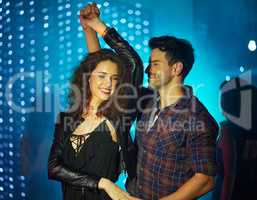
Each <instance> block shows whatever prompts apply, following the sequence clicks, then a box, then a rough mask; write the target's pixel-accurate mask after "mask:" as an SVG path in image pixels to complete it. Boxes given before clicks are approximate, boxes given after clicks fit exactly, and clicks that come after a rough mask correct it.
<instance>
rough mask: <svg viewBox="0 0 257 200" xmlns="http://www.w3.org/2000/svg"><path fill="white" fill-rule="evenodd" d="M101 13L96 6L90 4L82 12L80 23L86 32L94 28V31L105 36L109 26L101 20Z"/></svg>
mask: <svg viewBox="0 0 257 200" xmlns="http://www.w3.org/2000/svg"><path fill="white" fill-rule="evenodd" d="M99 15H100V11H99V9H98V8H97V6H96V4H95V3H94V4H88V5H87V6H86V7H85V8H83V9H82V10H80V23H81V25H82V27H83V29H84V30H85V31H87V30H88V28H92V29H93V30H94V31H96V32H97V33H99V34H100V35H102V36H104V34H105V30H106V28H107V26H106V25H105V24H104V23H103V22H102V21H101V20H100V18H99Z"/></svg>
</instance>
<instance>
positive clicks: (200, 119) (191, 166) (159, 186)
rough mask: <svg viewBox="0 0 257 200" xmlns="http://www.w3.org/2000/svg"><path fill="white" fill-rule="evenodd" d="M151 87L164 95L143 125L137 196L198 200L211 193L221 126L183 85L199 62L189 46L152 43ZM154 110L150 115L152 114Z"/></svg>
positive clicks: (177, 42)
mask: <svg viewBox="0 0 257 200" xmlns="http://www.w3.org/2000/svg"><path fill="white" fill-rule="evenodd" d="M149 47H150V48H151V50H152V51H151V57H150V65H149V67H148V75H149V85H150V87H151V88H153V89H154V90H157V91H158V93H159V96H160V101H159V106H158V107H157V108H156V107H155V106H154V107H152V105H151V103H149V105H148V107H149V108H152V109H145V110H147V111H146V112H143V115H142V117H141V120H140V121H139V122H138V131H137V142H138V160H137V181H136V188H135V189H136V194H137V196H139V197H140V198H143V199H161V200H173V199H174V200H175V199H183V200H190V199H195V198H197V197H199V196H201V195H203V194H204V193H206V192H208V191H209V190H211V189H212V188H213V186H214V180H213V176H215V166H216V157H215V138H216V136H217V134H218V126H217V123H216V122H215V120H214V119H213V118H212V116H211V115H210V114H209V113H208V111H207V109H206V108H205V107H204V106H203V105H202V104H201V103H200V101H199V100H198V99H197V98H196V97H195V96H193V95H192V91H191V88H189V87H186V86H184V84H183V82H184V79H185V77H186V76H187V75H188V73H189V71H190V70H191V68H192V66H193V63H194V53H193V52H194V51H193V48H192V46H191V44H190V43H189V42H187V41H186V40H183V39H178V38H175V37H170V36H162V37H158V38H152V39H151V40H150V42H149ZM149 110H150V112H149Z"/></svg>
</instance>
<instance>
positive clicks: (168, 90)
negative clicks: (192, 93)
mask: <svg viewBox="0 0 257 200" xmlns="http://www.w3.org/2000/svg"><path fill="white" fill-rule="evenodd" d="M159 94H160V108H161V109H163V108H165V107H167V106H170V105H172V104H174V103H176V102H177V101H178V99H180V98H181V97H183V96H184V94H185V92H184V85H183V83H182V82H176V83H175V82H171V83H169V84H167V85H165V86H163V87H162V88H160V90H159Z"/></svg>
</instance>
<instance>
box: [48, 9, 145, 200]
mask: <svg viewBox="0 0 257 200" xmlns="http://www.w3.org/2000/svg"><path fill="white" fill-rule="evenodd" d="M94 9H96V7H94ZM83 12H84V13H85V14H86V13H87V12H91V13H95V14H97V12H92V5H90V6H88V7H87V8H86V9H84V10H83ZM81 22H82V25H83V28H84V29H87V28H86V27H85V24H83V23H84V21H83V19H82V18H81ZM85 31H92V30H90V29H87V30H85ZM91 33H93V34H91V35H90V34H89V35H87V39H90V37H91V39H96V38H94V37H96V35H95V34H94V32H91ZM101 35H102V36H103V37H104V39H105V41H106V42H107V43H108V44H109V45H110V46H111V47H112V48H113V49H115V51H116V53H117V54H116V53H114V52H112V51H111V50H107V49H102V50H98V47H94V50H93V51H94V52H93V51H91V52H93V53H91V54H89V55H88V56H87V57H86V58H85V59H84V60H83V61H82V62H81V64H80V65H79V67H78V68H77V69H76V71H75V72H74V75H73V79H72V86H73V87H72V88H73V90H72V92H71V93H70V96H69V97H70V112H66V113H60V115H59V123H57V124H56V127H55V133H54V135H55V137H54V141H53V145H52V148H51V152H50V155H49V162H48V174H49V178H51V179H55V180H58V181H61V182H62V189H63V196H64V199H73V200H76V199H90V200H100V199H101V200H102V199H109V197H108V195H109V196H110V197H111V198H112V199H122V200H123V199H124V200H126V199H136V198H133V197H131V196H129V195H128V194H127V193H126V192H124V191H122V190H121V189H119V188H118V187H117V186H116V185H115V184H114V183H113V182H114V181H115V180H116V178H117V176H118V174H119V163H120V161H123V157H124V161H125V162H126V152H127V149H126V144H127V140H128V138H127V137H128V136H126V135H125V134H124V133H123V132H124V126H123V125H122V120H121V117H124V116H125V115H126V117H127V116H128V115H127V114H124V113H122V114H121V111H124V110H126V109H131V108H132V107H133V106H134V105H135V104H134V103H135V102H133V101H130V102H126V101H125V102H124V101H119V100H118V96H119V95H121V94H123V93H124V91H126V92H127V91H128V90H124V88H118V86H121V84H122V83H124V82H125V83H132V84H133V85H134V86H136V87H137V86H139V85H140V84H141V82H142V72H143V71H142V70H143V67H142V63H141V61H140V59H138V55H137V54H136V53H135V52H134V51H131V48H130V47H129V45H128V43H126V42H124V41H122V43H120V40H123V39H122V38H121V37H119V35H117V33H116V32H115V33H114V31H113V30H112V29H107V28H106V26H105V29H104V30H103V31H102V32H101ZM124 44H125V46H124ZM88 45H89V50H90V48H91V46H90V44H88ZM128 49H129V50H130V51H128ZM91 50H92V49H91ZM124 55H126V56H124ZM128 55H129V56H128ZM127 58H129V59H127ZM124 61H125V62H124ZM124 65H125V66H126V68H125V67H124ZM138 66H139V67H138ZM123 95H124V94H123ZM71 110H73V111H72V112H71ZM133 117H134V116H132V117H130V120H133ZM117 122H118V123H117ZM127 128H128V127H127ZM125 129H126V128H125ZM119 148H121V153H120V152H119ZM121 163H124V162H121ZM107 194H108V195H107Z"/></svg>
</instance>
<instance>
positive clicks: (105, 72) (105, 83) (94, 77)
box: [89, 60, 119, 102]
mask: <svg viewBox="0 0 257 200" xmlns="http://www.w3.org/2000/svg"><path fill="white" fill-rule="evenodd" d="M118 76H119V74H118V65H117V64H116V63H114V62H112V61H110V60H105V61H101V62H100V63H98V65H97V66H96V68H95V69H94V70H93V71H92V74H91V76H90V78H89V86H90V91H91V94H92V98H94V99H95V100H98V101H100V102H102V101H105V100H108V99H109V98H110V96H111V95H112V94H113V92H114V90H115V89H116V87H117V83H118Z"/></svg>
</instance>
